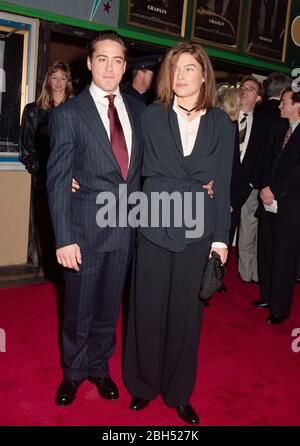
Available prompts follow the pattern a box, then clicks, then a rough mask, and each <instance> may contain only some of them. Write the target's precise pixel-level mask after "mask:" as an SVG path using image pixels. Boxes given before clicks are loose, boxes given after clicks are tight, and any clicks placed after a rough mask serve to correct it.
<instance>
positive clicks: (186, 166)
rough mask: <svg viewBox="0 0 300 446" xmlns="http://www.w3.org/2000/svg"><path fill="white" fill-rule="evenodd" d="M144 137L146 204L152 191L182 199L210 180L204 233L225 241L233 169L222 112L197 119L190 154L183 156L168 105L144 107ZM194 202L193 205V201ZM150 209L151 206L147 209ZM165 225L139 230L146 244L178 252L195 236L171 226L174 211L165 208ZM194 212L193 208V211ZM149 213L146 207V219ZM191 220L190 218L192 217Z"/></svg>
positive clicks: (229, 129)
mask: <svg viewBox="0 0 300 446" xmlns="http://www.w3.org/2000/svg"><path fill="white" fill-rule="evenodd" d="M142 131H143V136H144V163H143V177H144V184H143V192H145V193H146V195H147V197H148V199H149V202H150V200H151V193H152V192H158V193H161V192H168V193H169V194H171V193H173V192H175V193H177V196H178V194H180V196H181V197H182V200H183V201H184V193H185V192H191V195H190V196H191V197H192V201H193V200H194V199H195V194H196V192H203V191H204V189H203V188H202V186H203V184H205V183H208V182H209V181H210V180H214V181H215V184H214V198H213V199H211V198H209V196H208V194H207V192H206V191H205V192H204V215H203V211H202V216H203V217H204V232H203V234H202V237H205V236H208V235H212V240H213V241H220V242H225V243H227V242H228V235H229V228H230V194H229V191H230V178H231V168H232V157H233V146H234V126H233V124H232V122H231V121H230V119H229V118H228V116H227V115H226V113H224V112H223V111H222V110H220V109H218V108H212V109H211V110H210V111H209V112H208V113H206V114H205V115H203V116H202V117H201V121H200V126H199V129H198V133H197V137H196V142H195V146H194V149H193V151H192V153H191V155H190V156H187V157H184V156H183V148H182V143H181V137H180V130H179V126H178V120H177V115H176V113H175V111H174V110H173V104H170V105H169V107H168V108H164V107H163V106H162V105H161V104H157V103H156V104H152V105H150V106H148V107H147V108H146V110H145V112H144V114H143V117H142ZM193 204H195V202H194V201H193ZM152 210H153V208H152ZM167 210H169V211H170V215H171V218H170V221H171V225H170V227H169V228H168V227H163V224H162V221H161V222H160V224H159V227H145V228H144V227H142V228H140V232H141V233H142V234H143V235H144V236H145V237H146V238H147V239H149V240H150V241H152V242H153V243H155V244H157V245H158V246H161V247H163V248H166V249H168V250H169V251H174V252H176V251H177V252H180V251H183V250H184V248H185V246H186V245H187V244H189V243H193V242H195V241H196V240H198V239H199V238H201V237H198V238H196V239H195V238H187V237H186V230H187V227H186V226H185V225H184V224H183V225H182V226H181V227H175V225H173V224H172V223H173V222H174V209H173V208H172V207H171V206H170V207H169V209H167ZM193 210H195V208H194V207H193ZM150 211H151V209H149V215H150ZM194 216H195V214H194Z"/></svg>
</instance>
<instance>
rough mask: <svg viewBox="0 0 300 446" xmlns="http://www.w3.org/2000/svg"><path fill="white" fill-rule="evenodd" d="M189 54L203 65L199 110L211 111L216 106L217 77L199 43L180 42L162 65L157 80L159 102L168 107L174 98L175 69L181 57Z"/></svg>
mask: <svg viewBox="0 0 300 446" xmlns="http://www.w3.org/2000/svg"><path fill="white" fill-rule="evenodd" d="M185 53H188V54H190V55H191V56H193V57H194V59H195V60H196V61H197V62H198V63H199V64H200V65H201V67H202V70H203V76H204V79H205V82H203V84H202V86H201V90H200V93H199V97H198V101H197V104H196V107H197V110H204V109H206V110H209V109H210V108H211V107H212V106H213V105H214V98H215V75H214V71H213V68H212V65H211V62H210V60H209V57H208V55H207V54H206V52H205V51H204V49H203V48H202V47H201V46H200V45H199V44H197V43H191V42H180V43H178V44H177V45H176V46H175V47H173V48H171V49H170V50H169V51H168V52H167V54H166V56H165V58H164V60H163V63H162V65H161V68H160V71H159V74H158V79H157V100H158V101H159V102H161V103H162V104H164V105H165V106H167V105H168V104H169V103H170V102H171V100H172V98H173V96H174V92H173V79H174V76H175V68H176V64H177V62H178V59H179V57H180V56H181V55H182V54H185Z"/></svg>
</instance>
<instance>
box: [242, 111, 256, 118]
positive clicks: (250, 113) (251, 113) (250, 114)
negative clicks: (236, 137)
mask: <svg viewBox="0 0 300 446" xmlns="http://www.w3.org/2000/svg"><path fill="white" fill-rule="evenodd" d="M244 113H246V112H244V111H243V110H240V113H239V118H243V117H244ZM246 115H248V116H252V115H253V110H252V111H251V112H248V113H246ZM248 116H247V117H248Z"/></svg>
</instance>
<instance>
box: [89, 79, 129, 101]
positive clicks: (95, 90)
mask: <svg viewBox="0 0 300 446" xmlns="http://www.w3.org/2000/svg"><path fill="white" fill-rule="evenodd" d="M90 93H91V95H92V96H93V98H94V99H95V100H96V101H99V102H104V101H105V103H106V102H107V98H106V97H105V96H107V95H108V93H107V91H104V90H102V88H100V87H98V86H97V85H96V84H95V83H94V82H92V83H91V85H90ZM112 94H115V95H116V98H115V99H121V93H120V88H119V87H118V88H117V89H116V90H115V91H114V92H113V93H112Z"/></svg>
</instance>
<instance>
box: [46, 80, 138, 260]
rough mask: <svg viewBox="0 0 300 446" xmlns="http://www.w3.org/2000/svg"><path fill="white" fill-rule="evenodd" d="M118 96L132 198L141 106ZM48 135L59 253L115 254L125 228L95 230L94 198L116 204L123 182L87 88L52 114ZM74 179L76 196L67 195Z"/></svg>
mask: <svg viewBox="0 0 300 446" xmlns="http://www.w3.org/2000/svg"><path fill="white" fill-rule="evenodd" d="M122 97H123V100H124V103H125V106H126V109H127V112H128V116H129V120H130V123H131V127H132V152H131V159H130V166H129V172H128V179H127V187H128V194H130V193H131V192H134V191H137V190H139V189H140V177H141V164H142V150H141V131H140V116H141V112H142V110H143V104H141V103H139V102H138V101H136V100H135V99H133V98H131V97H129V96H127V95H125V94H124V93H122ZM49 134H50V148H51V153H50V157H49V161H48V168H47V173H48V179H47V186H48V200H49V207H50V212H51V216H52V221H53V226H54V231H55V238H56V246H57V248H60V247H62V246H66V245H70V244H73V243H77V244H78V245H79V246H80V248H81V252H83V253H86V252H88V253H89V254H97V253H101V252H111V251H114V250H116V249H118V247H119V244H120V241H121V238H122V237H123V236H124V235H125V229H124V228H119V227H112V228H108V227H106V228H100V227H98V225H97V224H96V214H97V211H98V210H99V205H97V204H96V197H97V195H98V194H99V192H103V191H106V192H112V193H114V194H115V197H116V198H117V200H116V202H117V203H118V189H119V185H120V184H121V183H124V180H123V179H122V175H121V170H120V167H119V165H118V162H117V160H116V158H115V156H114V154H113V151H112V148H111V144H110V141H109V138H108V136H107V132H106V130H105V127H104V125H103V123H102V121H101V118H100V116H99V113H98V111H97V108H96V106H95V103H94V100H93V98H92V96H91V94H90V92H89V87H87V88H86V89H85V90H84V91H83V92H82V93H80V94H79V95H78V96H76V97H74V98H72V99H70V100H69V101H67V102H66V103H64V104H63V105H61V106H60V107H58V108H57V109H55V110H53V111H52V112H51V115H50V119H49ZM72 177H74V178H76V180H77V181H78V182H79V184H80V190H79V191H78V192H76V193H72V191H71V181H72ZM126 234H128V231H126Z"/></svg>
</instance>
